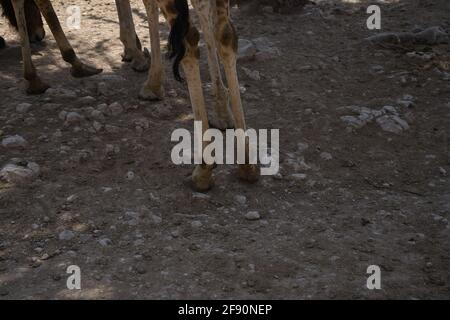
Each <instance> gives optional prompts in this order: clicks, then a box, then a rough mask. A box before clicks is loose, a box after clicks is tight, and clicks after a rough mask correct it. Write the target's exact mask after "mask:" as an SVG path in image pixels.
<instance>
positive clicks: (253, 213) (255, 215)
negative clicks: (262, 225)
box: [245, 211, 261, 220]
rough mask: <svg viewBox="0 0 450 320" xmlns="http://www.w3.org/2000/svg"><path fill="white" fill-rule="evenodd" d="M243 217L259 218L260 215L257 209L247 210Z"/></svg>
mask: <svg viewBox="0 0 450 320" xmlns="http://www.w3.org/2000/svg"><path fill="white" fill-rule="evenodd" d="M245 219H247V220H259V219H261V216H260V214H259V212H258V211H249V212H247V213H246V214H245Z"/></svg>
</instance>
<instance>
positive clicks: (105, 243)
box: [98, 238, 112, 247]
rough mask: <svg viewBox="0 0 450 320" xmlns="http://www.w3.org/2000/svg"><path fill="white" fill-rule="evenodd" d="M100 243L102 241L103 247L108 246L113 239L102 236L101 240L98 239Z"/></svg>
mask: <svg viewBox="0 0 450 320" xmlns="http://www.w3.org/2000/svg"><path fill="white" fill-rule="evenodd" d="M98 243H100V245H102V246H103V247H107V246H109V245H111V243H112V241H111V239H108V238H101V239H100V240H98Z"/></svg>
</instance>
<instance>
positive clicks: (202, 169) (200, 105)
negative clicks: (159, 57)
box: [181, 25, 214, 191]
mask: <svg viewBox="0 0 450 320" xmlns="http://www.w3.org/2000/svg"><path fill="white" fill-rule="evenodd" d="M199 39H200V35H199V33H198V30H197V29H196V28H195V27H193V26H192V25H191V26H190V27H189V31H188V33H187V35H186V39H185V43H186V55H185V57H184V58H183V60H182V61H181V65H182V66H183V70H184V73H185V75H186V80H187V84H188V88H189V95H190V98H191V103H192V109H193V111H194V120H195V121H201V122H202V130H203V132H202V134H203V133H204V132H205V131H206V130H208V128H209V124H208V114H207V112H206V107H205V99H204V96H203V88H202V81H201V78H200V65H199V49H198V42H199ZM202 140H203V139H202ZM205 146H206V143H205V142H203V146H202V151H203V149H204V147H205ZM202 154H203V152H202ZM213 168H214V165H207V164H200V165H197V166H196V168H195V169H194V172H193V173H192V182H193V185H194V189H196V190H198V191H207V190H208V189H210V188H211V187H212V186H213V183H214V182H213V179H212V170H213Z"/></svg>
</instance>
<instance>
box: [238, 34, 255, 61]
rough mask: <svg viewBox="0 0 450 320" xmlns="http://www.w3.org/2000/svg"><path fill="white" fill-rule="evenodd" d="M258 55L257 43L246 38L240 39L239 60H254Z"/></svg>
mask: <svg viewBox="0 0 450 320" xmlns="http://www.w3.org/2000/svg"><path fill="white" fill-rule="evenodd" d="M255 55H256V47H255V45H254V44H253V43H252V42H251V41H249V40H246V39H239V42H238V53H237V56H238V60H241V61H248V60H253V59H254V58H255Z"/></svg>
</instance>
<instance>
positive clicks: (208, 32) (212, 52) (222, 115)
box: [192, 0, 234, 130]
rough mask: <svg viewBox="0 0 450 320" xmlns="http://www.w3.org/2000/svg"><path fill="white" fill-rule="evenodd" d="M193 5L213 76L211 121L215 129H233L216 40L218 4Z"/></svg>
mask: <svg viewBox="0 0 450 320" xmlns="http://www.w3.org/2000/svg"><path fill="white" fill-rule="evenodd" d="M192 5H193V6H194V8H195V10H196V11H197V13H198V17H199V20H200V25H201V29H202V31H203V35H204V37H205V42H206V47H207V56H208V66H209V73H210V76H211V83H212V92H213V95H214V98H215V116H216V117H215V119H214V120H212V121H211V120H210V123H211V125H212V126H213V127H215V128H217V129H222V130H225V129H228V128H233V127H234V125H233V117H232V115H231V114H230V110H229V108H228V105H229V100H228V90H227V88H226V87H225V85H224V84H223V81H222V74H221V71H220V64H219V59H218V57H217V45H216V40H215V38H214V28H213V26H214V23H215V21H213V18H214V15H213V12H215V11H216V4H215V3H214V1H212V2H211V1H198V0H193V1H192Z"/></svg>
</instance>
